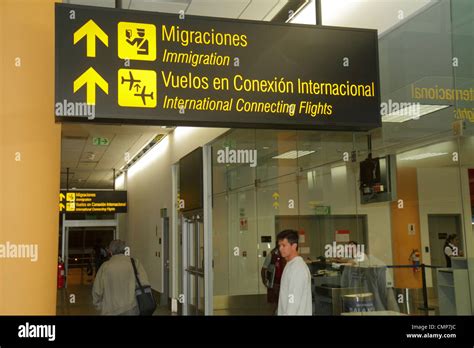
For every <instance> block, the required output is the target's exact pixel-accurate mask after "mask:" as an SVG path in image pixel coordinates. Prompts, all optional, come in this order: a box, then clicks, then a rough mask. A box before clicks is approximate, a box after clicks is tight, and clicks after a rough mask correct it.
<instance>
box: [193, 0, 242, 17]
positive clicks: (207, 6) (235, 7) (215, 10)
mask: <svg viewBox="0 0 474 348" xmlns="http://www.w3.org/2000/svg"><path fill="white" fill-rule="evenodd" d="M248 3H249V0H220V1H215V0H193V1H192V2H191V4H190V5H189V7H188V10H187V11H186V13H187V14H190V15H196V16H210V17H221V18H237V17H238V16H239V15H240V14H241V13H242V12H243V11H244V10H245V7H246V6H247V5H248Z"/></svg>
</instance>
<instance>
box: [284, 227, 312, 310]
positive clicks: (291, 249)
mask: <svg viewBox="0 0 474 348" xmlns="http://www.w3.org/2000/svg"><path fill="white" fill-rule="evenodd" d="M277 240H278V246H279V250H280V254H281V256H282V257H284V258H285V259H286V266H285V269H284V270H283V275H282V278H281V284H280V296H279V299H278V315H312V314H313V309H312V307H313V306H312V298H311V274H310V272H309V268H308V266H307V265H306V263H305V262H304V261H303V258H302V257H301V256H299V255H298V232H296V231H294V230H285V231H282V232H280V233H279V234H278V236H277Z"/></svg>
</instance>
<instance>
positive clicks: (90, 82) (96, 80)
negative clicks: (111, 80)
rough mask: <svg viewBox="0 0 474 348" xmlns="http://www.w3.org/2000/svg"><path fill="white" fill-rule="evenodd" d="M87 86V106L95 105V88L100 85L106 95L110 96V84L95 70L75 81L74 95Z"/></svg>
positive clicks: (90, 69) (87, 72)
mask: <svg viewBox="0 0 474 348" xmlns="http://www.w3.org/2000/svg"><path fill="white" fill-rule="evenodd" d="M85 84H87V93H86V100H87V104H91V105H95V86H96V85H98V86H99V87H100V89H102V90H103V91H104V92H105V94H109V84H108V83H107V81H105V80H104V79H103V78H102V76H100V75H99V74H98V73H97V71H95V70H94V69H93V68H89V69H87V71H86V72H85V73H84V74H82V75H81V76H79V77H78V78H77V79H75V80H74V93H76V92H77V91H78V90H79V89H80V88H81V87H82V86H83V85H85Z"/></svg>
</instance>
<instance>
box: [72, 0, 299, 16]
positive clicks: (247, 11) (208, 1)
mask: <svg viewBox="0 0 474 348" xmlns="http://www.w3.org/2000/svg"><path fill="white" fill-rule="evenodd" d="M290 1H292V2H294V1H293V0H122V7H123V8H124V9H130V10H141V11H152V12H167V13H179V12H180V11H184V12H185V13H186V14H188V15H195V16H208V17H222V18H238V19H250V20H263V21H269V20H271V19H272V18H273V17H275V16H276V15H277V13H278V12H279V11H280V10H282V9H283V8H284V7H285V6H286V5H287V4H288V3H289V2H290ZM63 2H65V3H69V4H74V5H90V6H100V7H115V0H65V1H63Z"/></svg>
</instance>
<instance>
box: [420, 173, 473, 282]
mask: <svg viewBox="0 0 474 348" xmlns="http://www.w3.org/2000/svg"><path fill="white" fill-rule="evenodd" d="M417 181H418V202H419V212H420V233H421V246H422V260H423V262H424V263H426V264H428V265H429V264H431V255H430V253H429V252H428V253H427V252H425V246H429V245H430V235H429V229H428V214H462V200H461V199H460V197H461V186H460V178H459V168H457V167H445V168H443V167H441V168H418V169H417ZM467 187H469V183H467ZM430 250H431V249H430ZM426 285H427V286H428V287H431V286H433V282H432V277H431V272H426Z"/></svg>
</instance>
